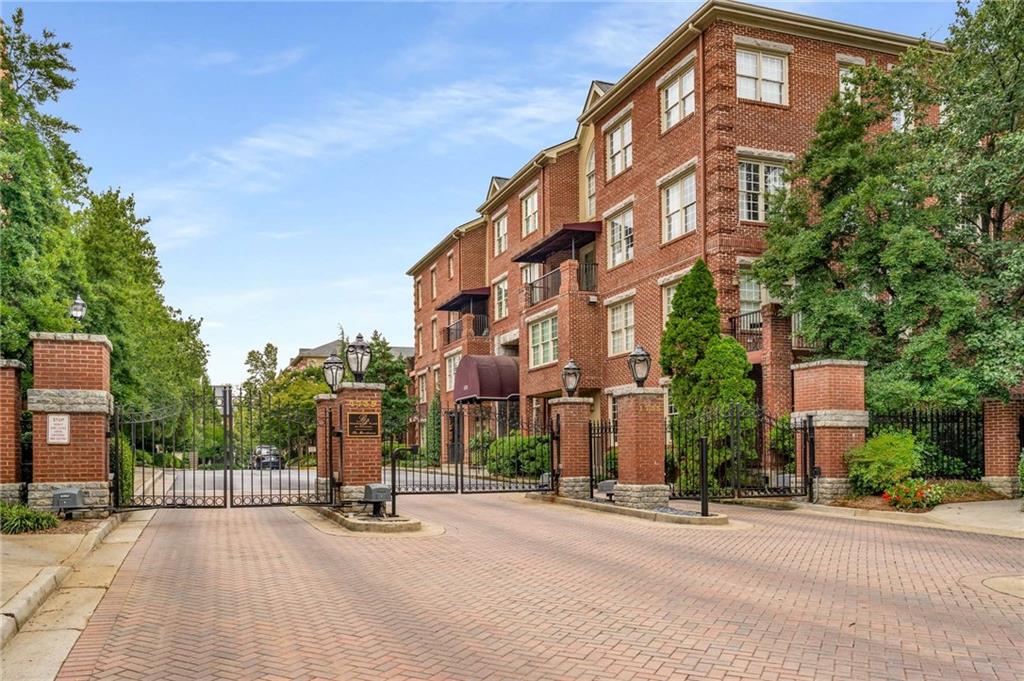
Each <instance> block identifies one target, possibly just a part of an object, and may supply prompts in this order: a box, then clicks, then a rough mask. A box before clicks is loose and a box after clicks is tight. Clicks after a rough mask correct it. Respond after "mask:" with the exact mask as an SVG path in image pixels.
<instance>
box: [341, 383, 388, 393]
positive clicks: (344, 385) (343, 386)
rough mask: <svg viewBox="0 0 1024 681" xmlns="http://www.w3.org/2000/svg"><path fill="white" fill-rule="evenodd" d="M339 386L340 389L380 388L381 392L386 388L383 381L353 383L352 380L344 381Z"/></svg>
mask: <svg viewBox="0 0 1024 681" xmlns="http://www.w3.org/2000/svg"><path fill="white" fill-rule="evenodd" d="M340 387H341V389H342V390H380V391H382V392H383V391H384V389H385V388H387V386H385V385H384V384H383V383H355V382H353V381H345V382H344V383H342V384H341V386H340Z"/></svg>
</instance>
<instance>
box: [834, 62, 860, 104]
mask: <svg viewBox="0 0 1024 681" xmlns="http://www.w3.org/2000/svg"><path fill="white" fill-rule="evenodd" d="M839 92H840V94H843V95H848V96H852V97H854V98H855V99H856V100H857V101H860V88H859V87H857V83H855V82H854V72H853V67H852V66H850V65H849V64H842V65H840V66H839Z"/></svg>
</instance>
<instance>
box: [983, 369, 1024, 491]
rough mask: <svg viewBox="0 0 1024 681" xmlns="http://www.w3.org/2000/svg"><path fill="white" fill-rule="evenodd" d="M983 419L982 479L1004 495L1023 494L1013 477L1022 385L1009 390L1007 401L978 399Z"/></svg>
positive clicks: (1022, 414)
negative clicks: (980, 402)
mask: <svg viewBox="0 0 1024 681" xmlns="http://www.w3.org/2000/svg"><path fill="white" fill-rule="evenodd" d="M982 414H983V417H984V420H985V476H984V477H983V478H982V481H983V482H986V483H988V485H989V486H990V487H992V489H994V490H996V491H998V492H1002V493H1003V494H1006V495H1008V496H1017V495H1019V494H1021V493H1024V490H1021V489H1020V481H1019V479H1018V477H1017V462H1018V461H1019V460H1020V455H1021V450H1022V448H1024V442H1022V441H1021V439H1022V438H1024V432H1021V430H1022V429H1024V421H1022V419H1024V386H1022V387H1021V388H1018V389H1017V390H1014V391H1012V392H1011V396H1010V400H1009V401H1008V402H1001V401H998V400H985V401H984V402H982Z"/></svg>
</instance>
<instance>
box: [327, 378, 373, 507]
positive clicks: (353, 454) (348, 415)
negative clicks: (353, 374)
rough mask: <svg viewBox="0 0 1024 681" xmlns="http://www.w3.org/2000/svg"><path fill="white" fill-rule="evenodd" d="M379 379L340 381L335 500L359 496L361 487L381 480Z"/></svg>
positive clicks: (361, 496) (360, 495)
mask: <svg viewBox="0 0 1024 681" xmlns="http://www.w3.org/2000/svg"><path fill="white" fill-rule="evenodd" d="M383 392H384V384H383V383H342V384H341V388H339V390H338V399H337V401H338V405H339V407H340V413H341V424H340V426H339V428H340V430H341V432H342V435H341V448H340V449H341V452H340V454H339V456H338V457H337V462H336V463H335V464H334V468H335V471H336V472H337V473H338V479H339V480H340V482H341V487H339V488H338V495H337V496H335V501H336V502H337V501H350V500H354V499H362V498H363V488H364V487H365V486H366V485H368V484H370V483H373V482H380V481H381V428H382V426H383V423H382V417H381V395H382V393H383Z"/></svg>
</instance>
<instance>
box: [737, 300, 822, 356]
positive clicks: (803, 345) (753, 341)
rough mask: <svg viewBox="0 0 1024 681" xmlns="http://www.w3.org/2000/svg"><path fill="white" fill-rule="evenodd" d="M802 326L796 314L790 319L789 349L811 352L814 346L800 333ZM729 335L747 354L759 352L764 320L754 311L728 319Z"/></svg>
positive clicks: (800, 318)
mask: <svg viewBox="0 0 1024 681" xmlns="http://www.w3.org/2000/svg"><path fill="white" fill-rule="evenodd" d="M802 326H803V325H802V317H801V315H800V313H799V312H798V313H796V314H794V315H793V316H792V317H791V318H790V347H792V348H793V349H794V350H802V351H809V350H813V349H814V345H813V344H812V343H811V342H810V341H808V340H807V337H806V336H804V335H803V334H802V333H801V332H800V331H801V328H802ZM729 334H730V335H731V336H732V337H733V338H735V339H736V340H737V341H739V344H740V345H742V346H743V347H744V349H746V350H747V352H756V351H758V350H761V349H762V347H763V344H764V343H763V338H764V318H763V317H762V316H761V311H760V310H754V311H753V312H745V313H743V314H739V315H735V316H732V317H729Z"/></svg>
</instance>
